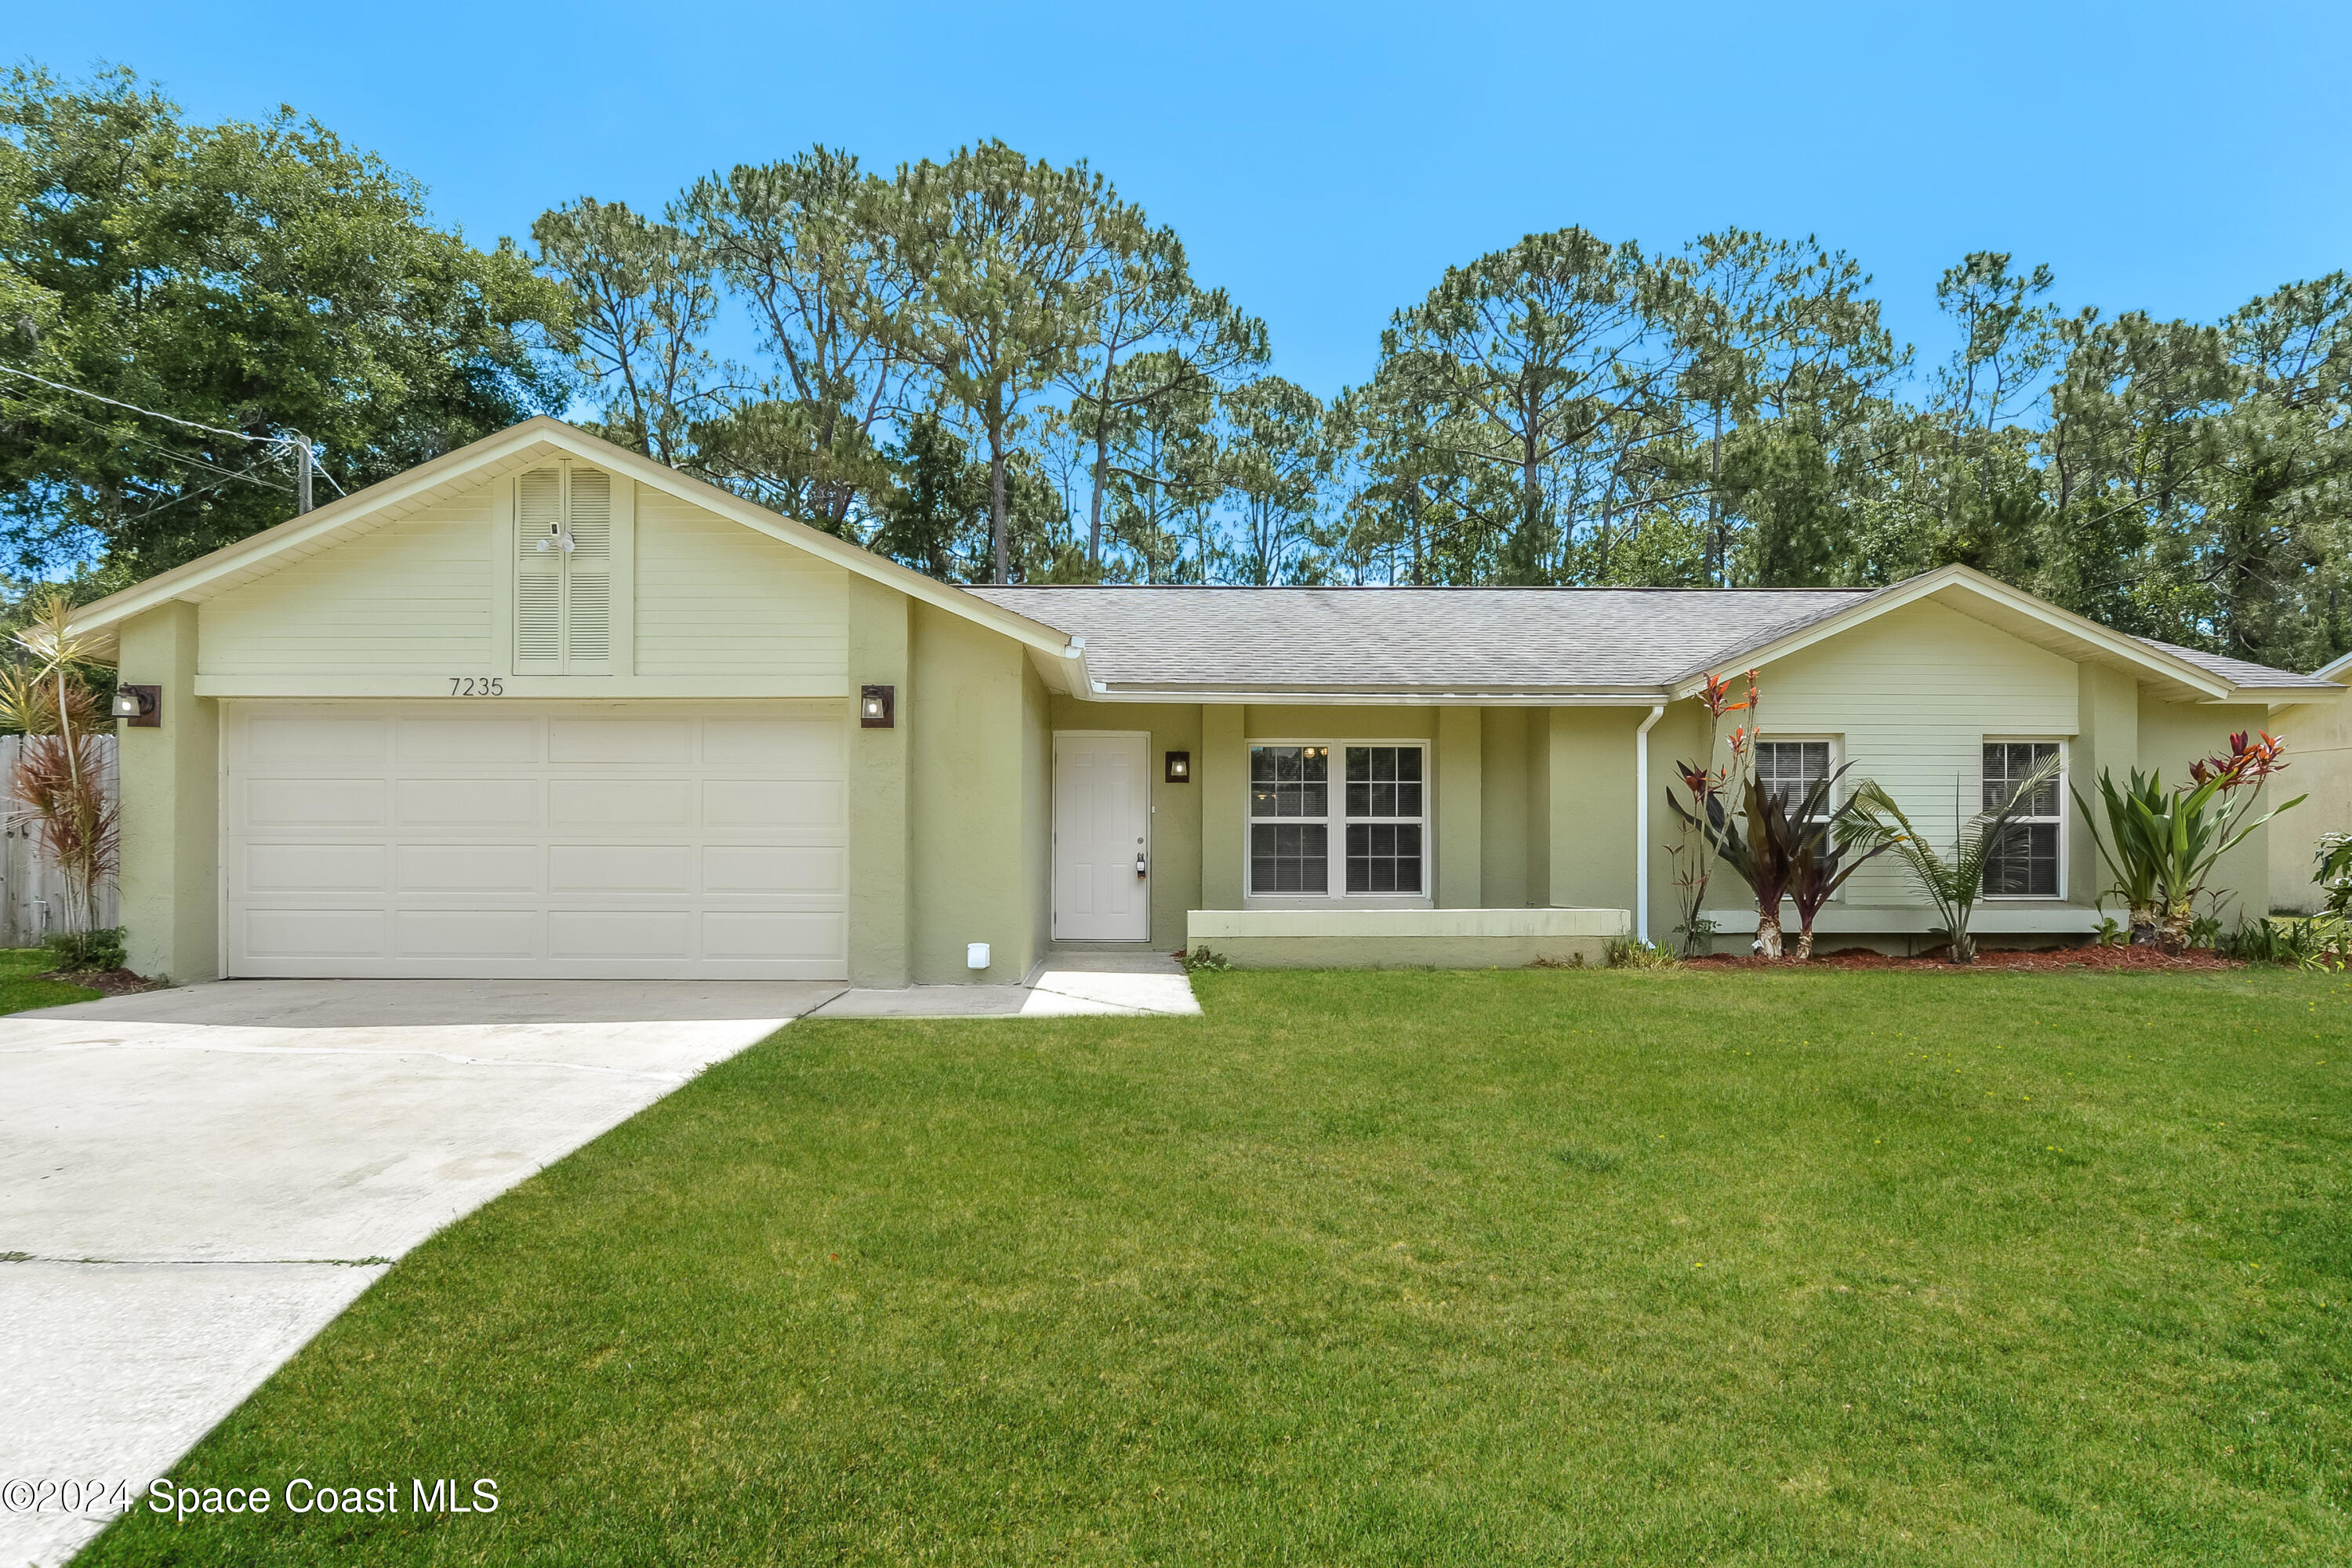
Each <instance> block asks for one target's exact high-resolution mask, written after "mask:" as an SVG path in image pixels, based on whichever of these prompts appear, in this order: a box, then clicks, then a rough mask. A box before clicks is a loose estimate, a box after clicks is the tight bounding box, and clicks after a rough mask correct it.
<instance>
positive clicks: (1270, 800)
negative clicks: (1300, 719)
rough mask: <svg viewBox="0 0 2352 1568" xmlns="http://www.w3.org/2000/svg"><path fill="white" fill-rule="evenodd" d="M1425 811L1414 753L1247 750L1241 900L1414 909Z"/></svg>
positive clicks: (1419, 755)
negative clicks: (1376, 901) (1245, 878)
mask: <svg viewBox="0 0 2352 1568" xmlns="http://www.w3.org/2000/svg"><path fill="white" fill-rule="evenodd" d="M1428 810H1429V790H1428V783H1427V776H1426V770H1425V758H1424V755H1423V747H1421V746H1420V745H1418V744H1414V743H1412V742H1404V743H1391V742H1377V743H1371V744H1365V745H1349V744H1345V743H1324V742H1299V743H1297V744H1276V745H1253V746H1251V747H1250V825H1249V890H1250V893H1251V895H1252V896H1253V897H1257V896H1274V897H1281V896H1285V895H1289V896H1293V897H1300V898H1345V897H1349V896H1358V897H1368V898H1404V899H1419V898H1421V897H1423V895H1424V894H1425V892H1426V889H1427V888H1428V886H1429V875H1428V847H1429V835H1428V823H1429V818H1428ZM1335 858H1336V859H1338V860H1339V863H1340V864H1339V868H1338V870H1337V873H1336V875H1335V873H1334V869H1333V867H1332V864H1331V862H1332V861H1333V859H1335Z"/></svg>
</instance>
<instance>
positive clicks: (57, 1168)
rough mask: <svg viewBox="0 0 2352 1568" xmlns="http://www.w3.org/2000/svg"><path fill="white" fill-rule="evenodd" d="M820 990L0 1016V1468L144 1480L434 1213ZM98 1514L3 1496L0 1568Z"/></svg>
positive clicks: (481, 1193) (395, 992) (101, 1006)
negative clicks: (30, 1507) (44, 1507)
mask: <svg viewBox="0 0 2352 1568" xmlns="http://www.w3.org/2000/svg"><path fill="white" fill-rule="evenodd" d="M841 989H842V987H840V986H839V985H835V984H790V983H756V982H741V983H735V984H668V983H659V982H654V983H635V982H628V983H623V982H564V983H562V984H530V983H520V982H425V981H411V982H391V981H385V982H371V981H232V982H225V983H221V984H212V985H199V986H188V987H184V988H181V989H178V990H173V991H162V992H152V993H149V994H145V995H141V996H127V997H121V998H116V999H113V1000H109V1001H101V1002H87V1003H81V1004H79V1005H74V1006H70V1007H57V1008H50V1009H47V1010H46V1011H44V1012H39V1013H24V1014H18V1015H16V1016H13V1017H0V1107H5V1129H6V1131H5V1138H0V1479H16V1478H26V1479H41V1478H45V1477H46V1478H52V1479H64V1478H68V1477H75V1478H80V1479H84V1480H88V1479H92V1478H104V1479H108V1480H109V1481H114V1480H121V1481H124V1482H127V1483H128V1484H129V1490H130V1491H131V1493H133V1494H138V1493H141V1492H142V1490H143V1489H144V1488H145V1486H146V1484H147V1482H148V1481H149V1480H150V1479H152V1478H154V1477H156V1476H159V1475H163V1474H165V1473H167V1472H168V1471H169V1469H170V1468H171V1466H172V1465H173V1463H175V1462H176V1461H177V1460H178V1459H179V1458H180V1456H181V1455H182V1454H184V1453H185V1452H186V1451H187V1449H188V1447H190V1446H191V1445H192V1444H194V1442H195V1440H196V1439H197V1438H199V1437H201V1436H203V1435H204V1434H205V1432H206V1431H207V1430H209V1429H210V1428H211V1427H212V1426H213V1425H214V1424H215V1422H217V1421H218V1420H219V1419H220V1418H221V1417H222V1416H224V1415H227V1414H228V1412H229V1411H231V1410H233V1409H235V1408H236V1405H237V1404H238V1403H239V1402H240V1401H242V1400H243V1399H244V1398H245V1397H246V1395H247V1394H250V1393H251V1392H252V1391H253V1390H254V1389H255V1388H256V1387H257V1386H258V1385H259V1384H260V1383H261V1381H262V1380H263V1379H264V1378H266V1377H268V1375H269V1373H271V1372H273V1371H275V1370H276V1369H277V1368H278V1366H279V1365H280V1364H282V1363H284V1362H285V1361H286V1359H287V1358H288V1357H289V1356H290V1355H292V1354H293V1353H294V1352H295V1351H297V1350H299V1348H301V1346H302V1345H303V1344H304V1343H305V1342H308V1341H309V1340H310V1337H311V1336H312V1335H314V1334H316V1333H317V1332H318V1331H319V1330H320V1329H321V1328H323V1327H324V1326H325V1325H326V1324H327V1323H328V1322H329V1321H331V1320H332V1319H333V1318H334V1317H335V1315H336V1314H337V1313H339V1312H341V1310H343V1309H344V1308H345V1307H346V1306H348V1305H350V1304H351V1302H352V1300H353V1299H354V1298H356V1297H357V1296H358V1295H359V1294H360V1292H361V1291H362V1290H364V1289H367V1287H368V1286H369V1285H370V1284H372V1283H373V1282H374V1281H375V1279H378V1278H379V1277H380V1276H381V1275H382V1274H383V1271H384V1268H385V1267H386V1266H387V1265H388V1264H389V1263H390V1262H391V1260H392V1259H394V1258H398V1257H399V1256H401V1255H402V1254H403V1253H405V1252H406V1251H408V1250H409V1249H410V1248H411V1247H415V1246H416V1245H417V1243H419V1242H421V1241H423V1240H424V1239H425V1237H428V1236H430V1235H432V1234H433V1232H435V1231H436V1230H438V1229H439V1228H440V1227H441V1226H445V1225H446V1224H448V1223H449V1222H450V1221H451V1220H453V1219H456V1218H457V1217H458V1216H459V1215H464V1214H466V1213H468V1212H469V1211H471V1210H473V1209H474V1208H476V1207H478V1206H479V1205H482V1204H484V1203H486V1202H488V1200H489V1199H490V1198H492V1197H495V1196H496V1195H497V1194H499V1193H501V1192H504V1191H505V1190H506V1189H507V1188H508V1187H509V1186H512V1185H513V1184H515V1183H517V1182H519V1181H520V1180H522V1179H523V1178H524V1177H525V1176H528V1175H530V1173H532V1172H534V1171H537V1170H539V1169H540V1168H541V1167H542V1166H545V1165H547V1164H549V1163H552V1162H553V1161H556V1160H558V1159H561V1158H562V1156H564V1155H565V1154H567V1153H569V1152H572V1150H573V1149H576V1148H578V1147H579V1146H580V1145H581V1144H583V1143H584V1142H588V1141H589V1140H590V1139H592V1138H594V1137H595V1136H596V1135H598V1134H599V1133H601V1132H604V1131H606V1130H607V1129H609V1128H611V1127H613V1126H614V1125H616V1124H617V1123H619V1122H621V1121H625V1120H626V1119H627V1118H629V1117H631V1116H633V1115H635V1113H636V1112H637V1111H639V1110H643V1109H644V1108H645V1107H646V1106H647V1105H649V1104H651V1103H652V1102H653V1101H654V1100H658V1099H659V1098H661V1097H662V1096H663V1095H665V1094H667V1093H668V1092H669V1091H670V1090H671V1089H676V1088H677V1086H678V1085H679V1084H681V1083H684V1082H685V1081H686V1080H687V1079H689V1078H691V1077H693V1076H694V1075H695V1074H696V1073H698V1072H699V1071H701V1070H702V1069H703V1068H705V1067H707V1066H709V1064H711V1063H713V1062H716V1061H719V1060H720V1059H722V1058H726V1057H730V1056H732V1055H733V1054H735V1053H736V1052H737V1051H740V1050H741V1049H743V1048H744V1047H747V1046H750V1045H751V1044H753V1043H754V1042H756V1041H758V1040H761V1039H762V1038H764V1037H767V1036H768V1035H770V1034H772V1032H774V1031H775V1030H776V1029H777V1028H778V1027H780V1026H782V1025H783V1024H784V1023H785V1022H786V1021H787V1020H789V1019H791V1018H793V1017H794V1016H798V1015H799V1014H801V1013H803V1012H805V1011H807V1010H808V1009H809V1008H810V1007H812V1006H814V1005H817V1004H819V1003H822V1002H824V1001H825V1000H826V999H828V998H829V997H831V996H833V995H835V994H837V993H839V992H840V991H841ZM106 1517H108V1515H107V1513H106V1512H105V1511H104V1510H98V1511H89V1510H86V1511H85V1512H83V1513H82V1514H80V1515H71V1514H65V1513H60V1512H56V1511H51V1512H47V1513H26V1512H21V1511H7V1510H0V1564H5V1565H6V1568H16V1565H17V1564H20V1563H26V1562H32V1563H41V1564H48V1563H62V1562H64V1561H65V1560H66V1559H67V1558H68V1557H69V1556H70V1555H72V1553H73V1552H75V1551H76V1550H78V1549H79V1547H80V1546H81V1544H82V1543H83V1542H86V1541H88V1540H89V1537H90V1536H92V1535H94V1534H95V1533H97V1531H98V1530H99V1528H100V1525H101V1524H102V1523H103V1522H104V1521H105V1519H106Z"/></svg>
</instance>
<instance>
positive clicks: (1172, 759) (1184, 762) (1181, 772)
mask: <svg viewBox="0 0 2352 1568" xmlns="http://www.w3.org/2000/svg"><path fill="white" fill-rule="evenodd" d="M1167 776H1168V782H1169V783H1170V784H1191V783H1192V752H1169V753H1168V775H1167Z"/></svg>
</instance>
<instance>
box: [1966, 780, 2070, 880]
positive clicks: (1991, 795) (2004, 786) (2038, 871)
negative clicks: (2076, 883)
mask: <svg viewBox="0 0 2352 1568" xmlns="http://www.w3.org/2000/svg"><path fill="white" fill-rule="evenodd" d="M2057 754H2058V742H2055V741H1987V742H1985V744H1984V809H1985V810H1987V811H1999V810H2000V808H2001V807H2002V806H2003V805H2007V804H2008V802H2009V797H2010V794H2011V791H2013V790H2015V789H2016V788H2017V786H2018V784H2020V783H2021V782H2022V781H2023V780H2024V779H2025V777H2026V775H2027V774H2029V773H2032V772H2033V770H2034V769H2035V768H2038V767H2040V766H2042V764H2043V763H2046V762H2048V761H2049V760H2050V759H2051V758H2053V757H2054V756H2056V755H2057ZM2062 794H2063V786H2062V783H2061V780H2060V779H2058V778H2052V779H2049V780H2047V781H2045V782H2044V783H2042V784H2041V785H2039V786H2038V787H2036V788H2035V790H2034V792H2033V794H2032V797H2031V798H2029V799H2028V800H2027V801H2025V803H2024V804H2023V806H2022V807H2021V810H2020V811H2019V813H2018V816H2017V818H2016V820H2015V821H2013V822H2012V824H2011V826H2010V827H2009V828H2008V829H2007V830H2006V831H2004V832H2003V833H2002V834H2001V836H2000V844H1999V845H1998V846H1997V847H1995V848H1994V850H1993V852H1992V854H1991V855H1990V857H1989V858H1987V859H1986V861H1985V873H1984V890H1985V892H1986V893H1988V894H1989V895H1990V896H1992V897H1995V898H2011V899H2054V898H2056V897H2057V896H2058V887H2059V876H2058V870H2059V868H2058V826H2059V813H2060V810H2061V807H2060V805H2059V801H2060V799H2061V798H2062Z"/></svg>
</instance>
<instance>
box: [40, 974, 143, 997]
mask: <svg viewBox="0 0 2352 1568" xmlns="http://www.w3.org/2000/svg"><path fill="white" fill-rule="evenodd" d="M34 978H35V979H37V980H61V981H63V982H64V983H65V984H68V985H79V986H80V987H82V988H83V989H84V990H86V991H96V992H98V993H100V994H101V995H106V996H131V995H136V994H138V993H140V992H142V991H160V990H162V989H163V982H162V981H160V980H150V979H148V978H147V977H146V976H145V975H143V974H134V973H131V971H130V970H128V969H52V970H50V971H49V972H48V973H46V974H39V975H36V976H34Z"/></svg>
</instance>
